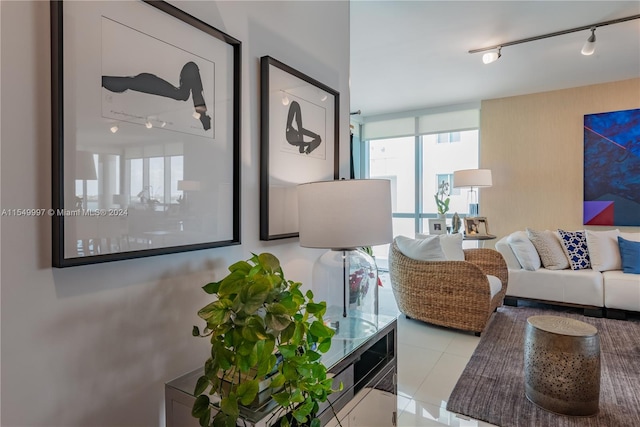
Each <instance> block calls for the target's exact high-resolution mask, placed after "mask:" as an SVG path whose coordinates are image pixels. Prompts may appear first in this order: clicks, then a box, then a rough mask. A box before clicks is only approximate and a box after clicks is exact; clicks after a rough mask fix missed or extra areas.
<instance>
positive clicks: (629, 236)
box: [620, 233, 640, 242]
mask: <svg viewBox="0 0 640 427" xmlns="http://www.w3.org/2000/svg"><path fill="white" fill-rule="evenodd" d="M620 237H622V238H623V239H625V240H631V241H632V242H640V233H620Z"/></svg>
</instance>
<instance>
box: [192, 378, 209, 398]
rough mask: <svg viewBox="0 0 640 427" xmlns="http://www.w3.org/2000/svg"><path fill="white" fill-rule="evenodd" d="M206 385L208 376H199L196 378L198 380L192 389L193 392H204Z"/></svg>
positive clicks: (197, 393) (196, 393)
mask: <svg viewBox="0 0 640 427" xmlns="http://www.w3.org/2000/svg"><path fill="white" fill-rule="evenodd" d="M208 385H209V378H207V377H206V376H204V375H203V376H201V377H200V378H198V381H197V382H196V388H195V390H194V391H193V394H195V395H199V394H202V393H204V391H205V390H206V389H207V386H208Z"/></svg>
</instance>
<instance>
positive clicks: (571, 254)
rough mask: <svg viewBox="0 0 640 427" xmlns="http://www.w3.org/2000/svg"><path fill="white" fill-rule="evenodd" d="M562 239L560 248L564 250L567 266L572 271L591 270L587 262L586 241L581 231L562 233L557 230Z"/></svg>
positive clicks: (589, 262)
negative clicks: (568, 265)
mask: <svg viewBox="0 0 640 427" xmlns="http://www.w3.org/2000/svg"><path fill="white" fill-rule="evenodd" d="M558 233H560V238H561V239H562V247H563V248H564V251H565V253H566V254H567V258H569V264H570V265H571V269H572V270H584V269H587V268H591V261H590V260H589V249H588V248H587V239H586V237H585V234H584V232H583V231H564V230H558Z"/></svg>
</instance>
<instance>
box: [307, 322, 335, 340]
mask: <svg viewBox="0 0 640 427" xmlns="http://www.w3.org/2000/svg"><path fill="white" fill-rule="evenodd" d="M309 331H310V332H311V333H312V334H313V335H315V336H316V337H319V338H329V337H331V336H332V335H333V333H332V332H333V330H332V329H331V328H329V327H327V326H325V325H324V324H323V323H322V322H319V321H317V320H316V321H314V322H313V323H312V324H311V327H310V328H309Z"/></svg>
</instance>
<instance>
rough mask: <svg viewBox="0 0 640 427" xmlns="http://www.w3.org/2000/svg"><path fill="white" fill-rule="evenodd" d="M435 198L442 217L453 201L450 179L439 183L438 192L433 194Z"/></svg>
mask: <svg viewBox="0 0 640 427" xmlns="http://www.w3.org/2000/svg"><path fill="white" fill-rule="evenodd" d="M433 198H434V199H435V200H436V207H437V208H438V215H440V218H444V217H445V215H446V213H447V212H448V211H449V202H450V201H451V199H450V198H449V182H448V181H442V182H441V183H440V184H438V192H437V193H436V194H434V195H433Z"/></svg>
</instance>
